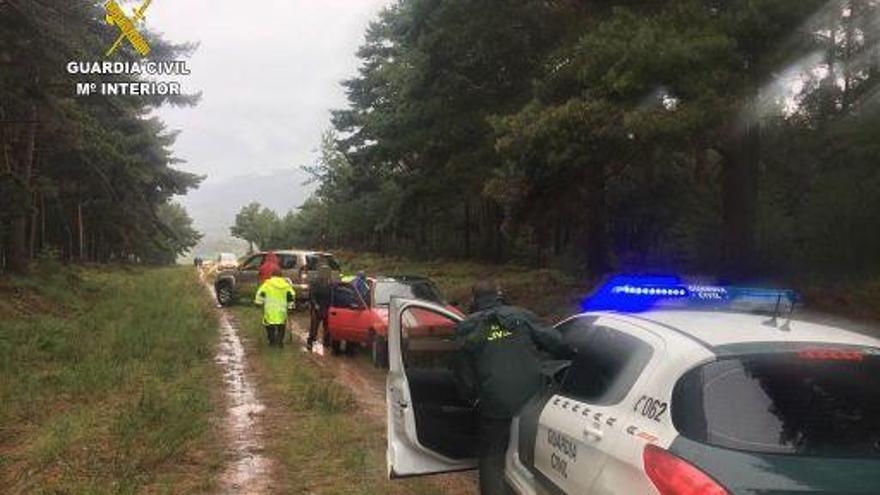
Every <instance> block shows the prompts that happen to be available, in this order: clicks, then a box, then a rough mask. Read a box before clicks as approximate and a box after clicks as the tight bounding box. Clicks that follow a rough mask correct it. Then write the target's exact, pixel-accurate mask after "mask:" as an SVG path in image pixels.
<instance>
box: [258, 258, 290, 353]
mask: <svg viewBox="0 0 880 495" xmlns="http://www.w3.org/2000/svg"><path fill="white" fill-rule="evenodd" d="M271 275H272V276H271V277H269V279H268V280H266V281H265V282H263V283H262V285H260V288H259V289H257V295H256V296H255V297H254V303H255V304H257V305H258V306H262V307H263V325H264V326H265V327H266V337H267V338H268V340H269V345H270V346H273V345H274V346H278V347H284V329H285V328H286V327H287V312H288V311H289V310H291V309H293V306H294V305H295V304H296V291H294V290H293V287H292V286H291V285H290V282H288V281H287V279H285V278H282V277H281V269H280V268H278V267H275V269H274V270H273V271H272V273H271Z"/></svg>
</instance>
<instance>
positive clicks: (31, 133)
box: [9, 103, 38, 273]
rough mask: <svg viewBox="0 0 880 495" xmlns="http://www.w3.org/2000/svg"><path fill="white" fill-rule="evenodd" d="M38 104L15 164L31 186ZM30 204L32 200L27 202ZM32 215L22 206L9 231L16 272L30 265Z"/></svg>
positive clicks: (12, 266) (22, 179)
mask: <svg viewBox="0 0 880 495" xmlns="http://www.w3.org/2000/svg"><path fill="white" fill-rule="evenodd" d="M37 117H38V113H37V105H36V103H32V104H31V110H30V121H31V123H30V124H28V126H27V131H26V134H25V138H24V149H23V150H22V152H21V153H20V154H19V157H18V160H16V162H17V163H15V164H14V165H13V167H14V174H15V176H16V178H17V179H18V180H19V181H20V182H21V184H22V185H24V187H26V188H28V189H30V187H31V171H32V169H33V165H34V151H36V142H37V123H36V121H37ZM27 204H28V206H30V201H28V202H27ZM29 221H30V215H29V213H28V211H27V210H26V209H24V208H21V211H19V212H18V213H17V214H16V215H15V216H14V217H13V218H12V221H11V222H10V224H11V225H10V232H9V270H10V271H12V272H16V273H24V272H25V271H27V265H28V258H29V256H28V223H29Z"/></svg>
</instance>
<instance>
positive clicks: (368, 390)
mask: <svg viewBox="0 0 880 495" xmlns="http://www.w3.org/2000/svg"><path fill="white" fill-rule="evenodd" d="M306 328H308V317H307V316H303V315H301V314H300V315H297V316H296V317H295V318H294V319H293V322H292V324H291V335H292V337H294V338H297V339H299V341H300V342H299V343H301V344H304V343H305V341H306V337H307V336H308V333H307V331H306V330H305V329H306ZM319 340H320V339H319ZM300 349H303V350H304V347H300ZM311 357H312V360H313V361H314V362H315V363H316V364H317V365H318V366H321V367H322V368H325V369H327V370H329V371H330V372H331V373H332V374H333V376H334V377H335V378H336V382H337V383H339V384H341V385H343V386H345V387H346V388H347V389H348V390H349V391H351V393H352V394H353V395H354V397H355V399H356V400H357V401H358V403H359V404H360V405H361V407H362V408H363V409H362V410H361V411H362V412H363V413H365V416H366V417H367V418H369V419H370V420H371V421H374V422H376V423H377V424H381V425H384V424H385V372H384V370H380V369H377V368H375V367H373V365H372V363H371V362H370V361H369V360H368V359H364V358H363V356H358V355H355V356H338V357H337V356H332V355H330V352H329V349H324V347H323V346H322V345H321V343H320V342H316V343H315V346H314V349H313V351H312V354H311ZM429 479H430V480H431V482H432V483H434V485H436V486H437V487H438V488H440V489H442V490H443V492H444V493H446V494H448V495H475V494H477V493H478V489H477V481H476V475H475V474H474V473H454V474H444V475H436V476H431V477H430V478H429Z"/></svg>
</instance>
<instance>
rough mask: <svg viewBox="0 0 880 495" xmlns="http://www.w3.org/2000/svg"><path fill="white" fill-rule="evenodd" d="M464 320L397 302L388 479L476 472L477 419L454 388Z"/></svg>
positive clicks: (391, 328)
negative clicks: (459, 330) (458, 336)
mask: <svg viewBox="0 0 880 495" xmlns="http://www.w3.org/2000/svg"><path fill="white" fill-rule="evenodd" d="M461 320H462V317H461V316H459V315H457V314H455V313H453V312H451V311H449V310H448V309H446V308H444V307H443V306H440V305H438V304H434V303H431V302H427V301H422V300H415V299H402V298H394V299H392V300H391V307H390V310H389V318H388V368H389V371H388V378H387V385H386V394H385V400H386V402H387V415H388V425H387V428H388V431H387V437H388V476H389V477H390V478H401V477H407V476H418V475H425V474H437V473H446V472H451V471H463V470H467V469H474V468H476V465H477V461H476V454H477V453H476V446H477V432H478V416H477V413H476V410H475V409H474V407H473V404H469V403H468V402H467V401H465V400H463V399H462V398H461V397H460V396H459V394H458V389H457V387H456V384H455V375H454V371H453V370H454V362H455V358H456V354H457V352H458V348H459V346H458V345H457V343H456V342H455V325H456V323H458V322H459V321H461Z"/></svg>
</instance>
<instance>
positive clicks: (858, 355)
mask: <svg viewBox="0 0 880 495" xmlns="http://www.w3.org/2000/svg"><path fill="white" fill-rule="evenodd" d="M798 357H799V358H801V359H812V360H816V361H857V362H860V361H864V360H865V353H863V352H861V351H853V350H849V349H823V348H816V349H804V350H802V351H800V352H798Z"/></svg>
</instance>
